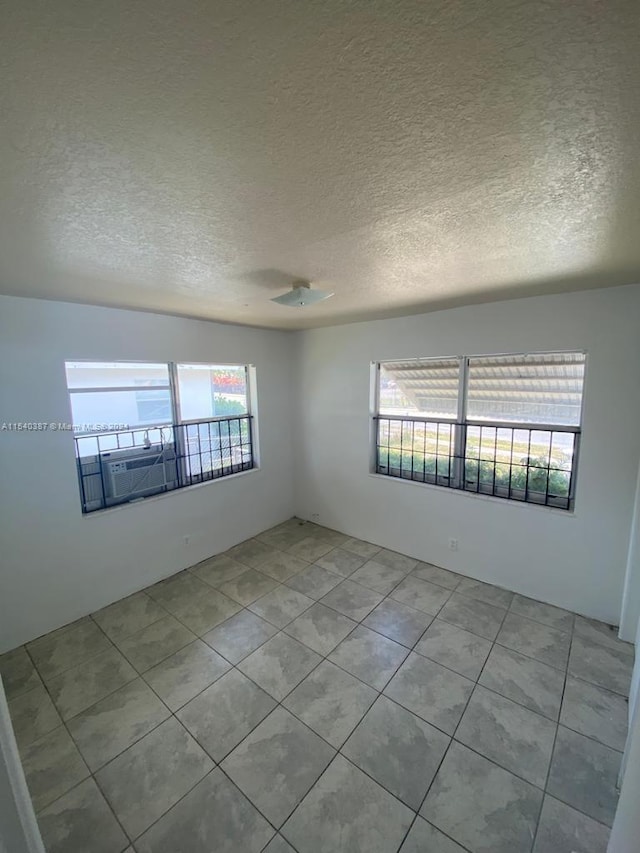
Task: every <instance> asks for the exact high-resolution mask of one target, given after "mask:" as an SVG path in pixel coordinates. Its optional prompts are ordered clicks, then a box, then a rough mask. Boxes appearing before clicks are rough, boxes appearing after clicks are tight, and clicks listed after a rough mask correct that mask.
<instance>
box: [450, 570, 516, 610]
mask: <svg viewBox="0 0 640 853" xmlns="http://www.w3.org/2000/svg"><path fill="white" fill-rule="evenodd" d="M456 592H459V593H460V595H466V596H467V597H468V598H475V599H476V601H484V603H485V604H493V605H495V606H496V607H504V608H505V609H506V608H508V607H509V606H510V605H511V602H512V601H513V595H514V594H513V593H512V592H510V591H509V590H508V589H502V588H501V587H499V586H494V585H493V584H490V583H483V582H482V581H477V580H474V579H473V578H461V580H460V583H459V584H458V586H457V587H456Z"/></svg>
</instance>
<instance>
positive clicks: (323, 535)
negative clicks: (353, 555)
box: [314, 525, 349, 548]
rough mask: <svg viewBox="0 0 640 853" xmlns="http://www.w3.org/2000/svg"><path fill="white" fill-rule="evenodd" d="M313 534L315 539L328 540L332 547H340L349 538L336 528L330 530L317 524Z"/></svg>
mask: <svg viewBox="0 0 640 853" xmlns="http://www.w3.org/2000/svg"><path fill="white" fill-rule="evenodd" d="M314 535H315V537H316V538H317V539H319V540H321V541H323V542H328V543H329V545H331V547H332V548H341V547H342V546H343V545H344V543H345V542H346V541H347V539H348V538H349V537H348V536H346V535H345V534H344V533H340V532H339V531H338V530H331V528H329V527H321V526H319V525H318V526H317V530H316V532H315V533H314Z"/></svg>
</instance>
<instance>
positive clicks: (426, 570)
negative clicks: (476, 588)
mask: <svg viewBox="0 0 640 853" xmlns="http://www.w3.org/2000/svg"><path fill="white" fill-rule="evenodd" d="M411 574H412V575H415V576H416V577H417V578H420V580H423V581H429V583H435V584H436V585H437V586H442V587H444V588H445V589H450V590H452V591H453V590H454V589H455V588H456V587H457V586H458V584H459V583H460V581H461V580H462V575H457V574H456V573H455V572H450V571H449V570H448V569H441V568H440V567H439V566H433V565H432V564H431V563H418V565H417V566H416V567H415V569H414V570H413V571H412V572H411Z"/></svg>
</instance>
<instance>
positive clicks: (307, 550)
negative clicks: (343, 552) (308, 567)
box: [287, 536, 335, 563]
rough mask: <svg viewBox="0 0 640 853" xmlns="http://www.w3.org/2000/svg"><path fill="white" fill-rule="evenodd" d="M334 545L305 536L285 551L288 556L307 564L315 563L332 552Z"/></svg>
mask: <svg viewBox="0 0 640 853" xmlns="http://www.w3.org/2000/svg"><path fill="white" fill-rule="evenodd" d="M333 548H335V545H334V544H333V543H332V542H329V541H327V540H326V539H323V538H319V537H317V536H306V537H305V538H304V539H301V540H300V541H299V542H296V543H295V544H294V545H290V546H289V548H288V549H287V550H288V551H289V553H290V554H293V555H294V556H296V557H299V558H301V559H303V560H306V561H307V562H309V563H315V562H316V560H319V559H320V557H323V556H324V555H325V554H328V553H329V551H332V550H333Z"/></svg>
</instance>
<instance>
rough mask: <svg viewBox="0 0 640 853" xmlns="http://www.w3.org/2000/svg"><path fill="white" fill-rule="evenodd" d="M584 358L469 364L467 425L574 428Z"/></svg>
mask: <svg viewBox="0 0 640 853" xmlns="http://www.w3.org/2000/svg"><path fill="white" fill-rule="evenodd" d="M584 368H585V355H584V353H543V354H537V355H509V356H486V357H485V356H483V357H481V358H470V359H469V386H468V392H467V417H468V418H469V419H470V420H482V421H491V422H498V423H499V422H501V421H504V422H511V423H522V424H549V425H556V424H557V425H563V426H580V413H581V409H582V390H583V384H584Z"/></svg>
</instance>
